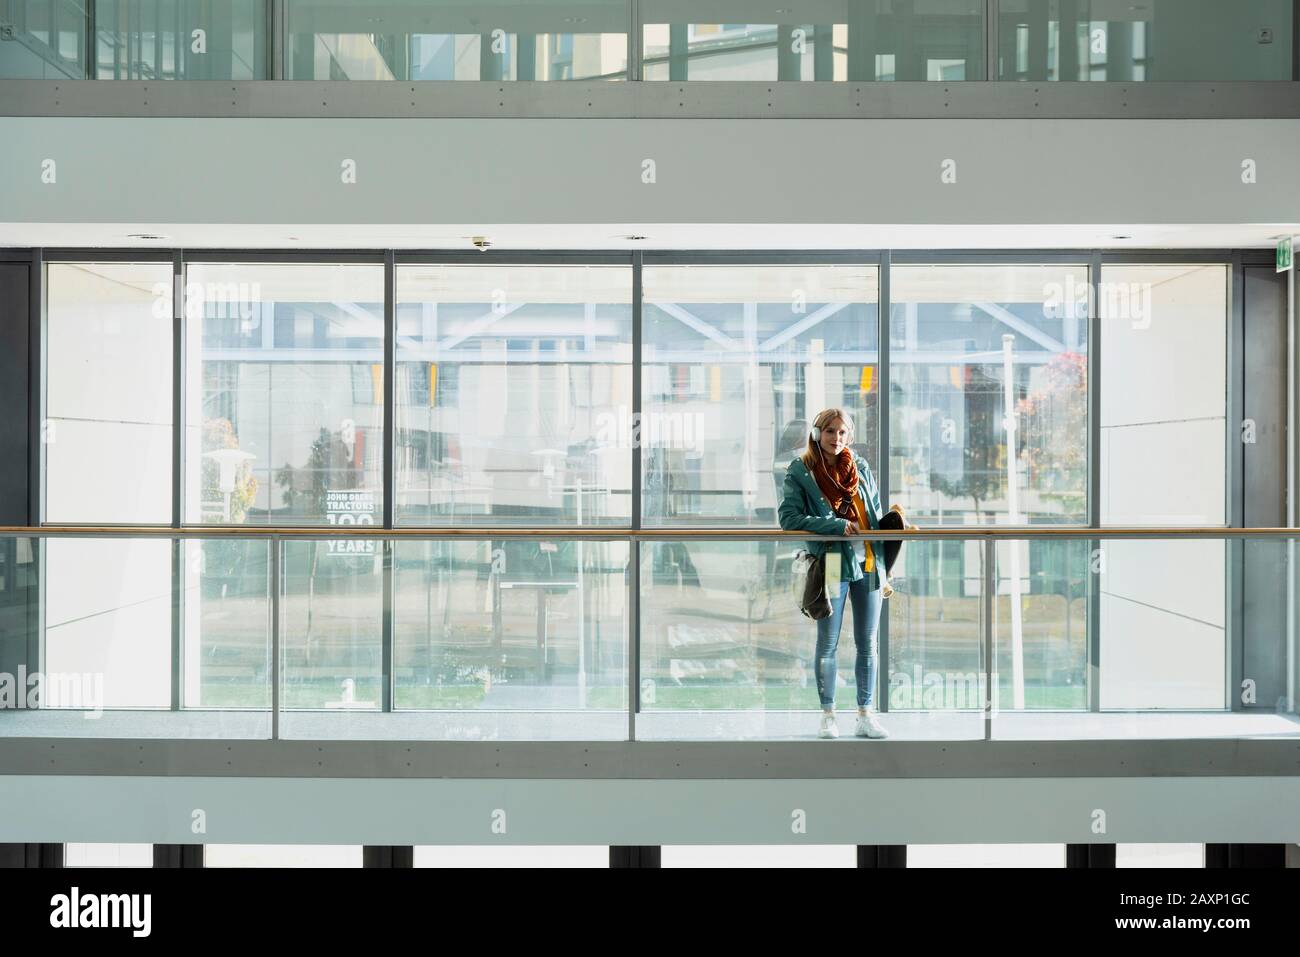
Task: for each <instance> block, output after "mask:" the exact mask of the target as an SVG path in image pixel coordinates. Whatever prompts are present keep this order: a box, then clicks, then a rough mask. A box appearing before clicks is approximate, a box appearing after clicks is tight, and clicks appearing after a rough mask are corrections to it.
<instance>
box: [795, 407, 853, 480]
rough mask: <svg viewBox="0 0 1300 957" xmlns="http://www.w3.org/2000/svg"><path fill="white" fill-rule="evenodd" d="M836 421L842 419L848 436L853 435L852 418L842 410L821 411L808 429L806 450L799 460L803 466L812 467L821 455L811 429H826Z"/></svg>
mask: <svg viewBox="0 0 1300 957" xmlns="http://www.w3.org/2000/svg"><path fill="white" fill-rule="evenodd" d="M836 419H843V420H844V424H845V425H846V426H848V429H849V435H853V434H854V429H853V418H852V417H851V416H850V415H849V414H848V412H846V411H845V410H844V409H822V410H821V411H820V412H818V413H817V417H816V418H814V419H813V420H812V425H810V426H809V427H808V441H807V442H806V443H805V444H806V446H807V447H806V448H805V449H804V450H803V454H802V455H801V456H799V458H801V459H803V464H804V465H806V466H808V468H812V467H813V463H814V462H816V461H817V458H818V456H820V455H821V453H820V452H819V451H818V445H817V441H816V440H815V439H814V438H813V436H812V432H813V429H824V428H827V427H828V426H829V425H830V424H831V423H832V422H834V421H835V420H836Z"/></svg>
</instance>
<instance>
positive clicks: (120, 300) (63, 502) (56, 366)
mask: <svg viewBox="0 0 1300 957" xmlns="http://www.w3.org/2000/svg"><path fill="white" fill-rule="evenodd" d="M45 269H46V272H45V276H46V286H45V294H46V307H45V323H46V332H45V336H46V338H45V352H46V366H45V421H44V422H43V423H42V429H41V439H42V449H43V452H44V463H45V470H44V474H45V494H44V509H45V520H46V521H47V522H60V523H78V522H80V523H85V524H99V523H103V524H117V523H123V524H126V523H135V524H143V525H167V524H170V523H171V520H172V518H171V515H172V488H171V485H172V483H171V477H170V476H171V468H172V466H171V458H172V322H173V320H172V292H171V290H172V266H171V263H169V262H165V263H50V264H49V265H47V266H46V267H45Z"/></svg>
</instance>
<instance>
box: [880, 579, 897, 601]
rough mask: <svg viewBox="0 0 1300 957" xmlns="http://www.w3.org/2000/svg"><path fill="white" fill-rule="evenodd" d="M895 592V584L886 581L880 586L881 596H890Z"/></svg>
mask: <svg viewBox="0 0 1300 957" xmlns="http://www.w3.org/2000/svg"><path fill="white" fill-rule="evenodd" d="M893 593H894V586H893V585H891V584H889V582H885V583H884V584H883V585H881V586H880V597H881V598H888V597H889V596H890V595H892V594H893Z"/></svg>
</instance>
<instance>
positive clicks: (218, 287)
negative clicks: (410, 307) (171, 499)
mask: <svg viewBox="0 0 1300 957" xmlns="http://www.w3.org/2000/svg"><path fill="white" fill-rule="evenodd" d="M185 310H186V323H187V337H186V357H185V359H186V385H185V389H186V397H185V408H186V430H187V432H186V445H185V494H184V500H185V513H186V517H187V520H188V521H189V522H192V523H199V522H208V523H218V524H262V525H271V524H277V525H372V524H377V523H380V522H382V520H383V497H384V491H383V487H382V486H383V458H384V454H383V448H384V434H383V433H384V364H383V363H384V352H383V337H384V270H383V266H382V265H377V266H370V265H353V264H341V263H331V264H320V265H317V264H311V263H270V264H253V263H194V264H192V265H190V266H189V267H188V270H187V273H186V285H185Z"/></svg>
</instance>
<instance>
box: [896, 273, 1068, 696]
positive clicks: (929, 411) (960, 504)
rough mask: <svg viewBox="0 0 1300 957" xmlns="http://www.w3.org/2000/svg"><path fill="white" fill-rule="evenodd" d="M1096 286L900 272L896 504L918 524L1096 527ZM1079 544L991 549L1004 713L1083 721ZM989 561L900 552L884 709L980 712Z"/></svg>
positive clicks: (964, 554)
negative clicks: (1091, 504)
mask: <svg viewBox="0 0 1300 957" xmlns="http://www.w3.org/2000/svg"><path fill="white" fill-rule="evenodd" d="M1087 288H1088V268H1087V266H1086V265H1085V264H1077V265H1069V264H1062V265H1046V264H1043V265H1033V264H1025V265H998V264H985V265H978V264H961V265H949V264H943V265H940V264H933V265H931V264H917V265H905V264H896V265H894V266H892V267H891V270H890V300H891V302H890V322H889V335H890V353H889V355H890V390H891V406H890V485H889V487H890V499H891V502H896V503H899V504H900V505H902V506H903V507H904V508H905V510H906V512H907V514H908V517H909V520H910V521H912V522H913V523H914V524H917V525H920V526H922V527H925V526H932V525H982V524H995V525H996V524H1011V525H1018V524H1028V525H1039V524H1049V525H1076V526H1077V525H1084V524H1086V523H1087V518H1088V516H1087V480H1088V429H1087V423H1088V388H1087V383H1088V342H1087V319H1088V311H1087ZM1085 545H1086V543H1082V542H1078V541H1052V540H1046V539H1029V540H1026V541H1022V542H1009V541H1008V542H999V543H998V546H997V553H996V559H995V560H996V569H997V572H996V573H997V576H998V577H997V591H996V603H997V608H996V618H995V620H996V622H997V628H998V631H997V642H996V651H997V654H998V661H997V664H996V669H995V670H996V674H997V675H998V677H999V683H998V685H997V686H996V687H997V699H996V700H995V702H994V704H995V706H996V707H1000V708H1026V707H1028V708H1082V707H1086V705H1087V697H1086V695H1087V691H1086V686H1085V685H1084V668H1085V665H1084V643H1085V637H1086V624H1087V610H1086V591H1087V588H1086V586H1087V548H1086V547H1084V546H1085ZM983 557H984V553H983V550H982V546H981V543H980V542H978V541H975V540H967V541H958V540H951V541H930V542H914V543H909V544H908V545H907V546H906V547H905V548H904V549H903V551H902V558H900V560H899V565H898V566H897V567H896V568H895V571H894V575H895V577H898V578H901V579H903V580H904V582H905V585H904V590H905V592H906V594H904V595H903V597H902V600H901V601H897V600H896V599H891V600H890V601H891V604H892V608H891V615H890V644H891V648H890V652H891V658H890V665H891V669H892V673H891V675H890V680H891V688H892V689H893V690H892V692H891V695H892V696H891V699H890V704H891V707H896V708H898V709H900V710H903V709H909V708H925V709H927V710H929V709H933V708H934V707H936V706H942V707H947V708H953V707H956V708H971V707H982V706H983V702H984V695H983V694H980V695H979V696H976V694H975V690H976V689H975V688H974V687H973V686H972V684H971V682H970V680H969V679H970V677H971V676H972V675H973V674H977V673H978V660H979V655H980V648H979V639H978V631H977V629H976V627H975V626H976V623H977V622H978V620H979V615H980V613H981V612H980V608H979V604H978V602H979V596H981V595H982V594H983V591H984V588H983V586H982V581H983V577H982V576H983V575H984V568H983ZM1026 667H1027V669H1028V671H1026ZM1026 674H1027V675H1028V679H1027V680H1028V684H1027V685H1026ZM1026 688H1027V689H1028V690H1027V691H1026ZM949 699H951V700H949ZM940 702H942V704H941V705H940Z"/></svg>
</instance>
